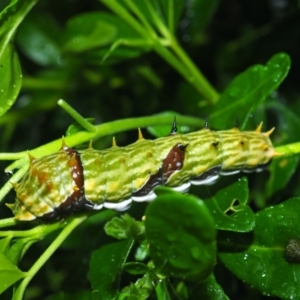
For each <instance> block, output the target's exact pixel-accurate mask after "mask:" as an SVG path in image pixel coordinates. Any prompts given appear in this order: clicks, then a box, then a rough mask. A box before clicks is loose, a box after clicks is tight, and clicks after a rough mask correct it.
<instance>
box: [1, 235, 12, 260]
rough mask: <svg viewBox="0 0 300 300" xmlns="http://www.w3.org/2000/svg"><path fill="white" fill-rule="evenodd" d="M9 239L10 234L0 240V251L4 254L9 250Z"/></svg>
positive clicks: (10, 237)
mask: <svg viewBox="0 0 300 300" xmlns="http://www.w3.org/2000/svg"><path fill="white" fill-rule="evenodd" d="M11 239H12V236H11V235H9V236H7V237H5V238H2V239H1V240H0V253H3V254H5V255H6V254H7V252H8V251H9V246H10V242H11Z"/></svg>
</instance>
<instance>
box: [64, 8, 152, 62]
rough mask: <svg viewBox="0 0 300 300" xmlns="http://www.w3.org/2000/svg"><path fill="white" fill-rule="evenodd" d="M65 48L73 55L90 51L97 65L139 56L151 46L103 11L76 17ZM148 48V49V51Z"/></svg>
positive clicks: (71, 21) (69, 27) (67, 32)
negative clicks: (106, 61)
mask: <svg viewBox="0 0 300 300" xmlns="http://www.w3.org/2000/svg"><path fill="white" fill-rule="evenodd" d="M65 41H66V42H65V44H64V45H63V49H64V50H65V51H67V52H71V53H81V52H87V51H90V50H93V49H94V51H90V52H89V53H88V54H89V56H88V59H89V60H90V61H94V62H96V61H98V64H100V63H101V61H102V62H103V60H104V57H105V60H106V59H107V58H108V57H109V61H118V60H120V59H124V58H129V57H134V56H137V55H139V54H140V53H141V51H142V52H143V51H145V50H148V46H147V45H146V43H145V42H143V41H142V40H141V38H140V36H139V35H138V34H137V33H136V32H135V31H134V30H132V29H131V28H130V27H129V26H128V25H127V24H126V23H125V22H123V21H122V20H121V19H120V18H118V17H116V16H114V15H112V14H109V13H102V12H95V13H85V14H82V15H77V16H76V17H74V18H73V19H71V20H70V21H69V22H68V25H67V29H66V33H65ZM145 46H146V48H147V49H146V48H145Z"/></svg>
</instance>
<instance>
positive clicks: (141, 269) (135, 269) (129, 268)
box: [123, 262, 148, 275]
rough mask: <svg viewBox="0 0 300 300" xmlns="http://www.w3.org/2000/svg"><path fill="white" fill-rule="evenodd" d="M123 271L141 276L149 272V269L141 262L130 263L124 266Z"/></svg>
mask: <svg viewBox="0 0 300 300" xmlns="http://www.w3.org/2000/svg"><path fill="white" fill-rule="evenodd" d="M123 270H124V271H126V272H127V273H129V274H133V275H140V274H146V273H147V272H148V267H147V266H146V265H145V264H143V263H140V262H129V263H126V264H124V266H123Z"/></svg>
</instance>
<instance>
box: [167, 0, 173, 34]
mask: <svg viewBox="0 0 300 300" xmlns="http://www.w3.org/2000/svg"><path fill="white" fill-rule="evenodd" d="M168 3H169V9H168V28H169V30H170V32H171V34H173V35H174V32H175V26H174V17H175V16H174V0H168Z"/></svg>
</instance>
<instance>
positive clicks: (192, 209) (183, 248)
mask: <svg viewBox="0 0 300 300" xmlns="http://www.w3.org/2000/svg"><path fill="white" fill-rule="evenodd" d="M161 190H163V191H166V190H167V188H163V189H161V188H157V189H156V191H161ZM145 226H146V237H147V240H148V242H149V252H150V256H151V258H152V259H153V261H154V264H155V266H156V268H157V269H158V272H160V273H162V274H164V275H168V276H173V277H177V278H182V279H187V280H200V279H204V278H205V277H207V276H208V274H209V273H210V272H211V271H212V268H213V266H214V264H215V253H216V248H215V236H216V232H215V229H214V222H213V219H212V217H211V215H210V213H209V211H208V210H207V208H206V206H205V205H204V203H203V202H202V201H201V200H199V199H198V198H196V197H193V196H189V195H182V194H179V193H177V192H174V191H172V190H170V189H169V192H168V193H166V192H164V193H159V196H158V197H157V199H156V200H155V201H153V202H152V203H150V204H149V206H148V209H147V211H146V220H145Z"/></svg>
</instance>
